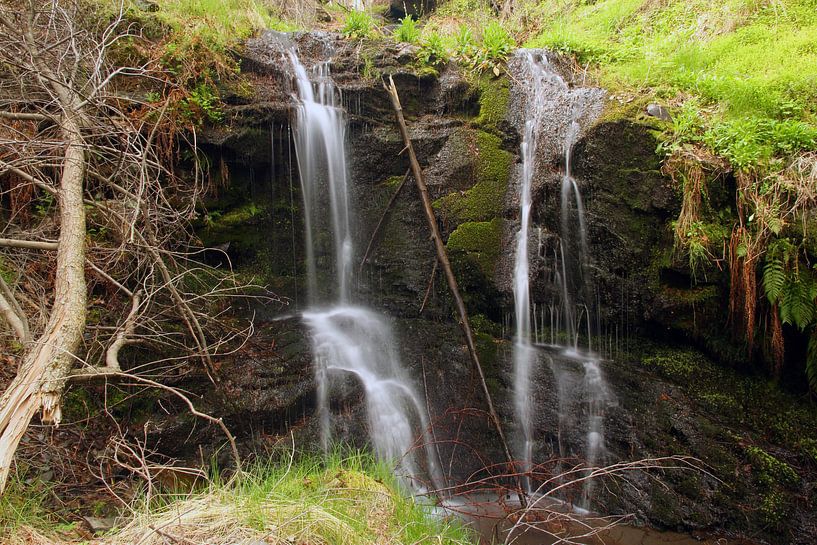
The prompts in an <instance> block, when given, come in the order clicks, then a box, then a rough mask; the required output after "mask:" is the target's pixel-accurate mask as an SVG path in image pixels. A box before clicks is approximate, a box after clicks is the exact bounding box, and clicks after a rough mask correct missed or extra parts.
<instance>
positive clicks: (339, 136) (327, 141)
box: [290, 52, 442, 488]
mask: <svg viewBox="0 0 817 545" xmlns="http://www.w3.org/2000/svg"><path fill="white" fill-rule="evenodd" d="M290 61H291V63H292V66H293V68H294V71H295V76H296V81H297V90H298V99H299V104H298V108H297V115H296V120H295V149H296V154H297V159H298V168H299V172H300V177H301V189H302V192H303V200H304V221H305V224H306V259H307V275H308V290H309V297H310V305H311V308H310V310H309V311H308V312H306V313H304V321H305V323H306V324H307V326H308V327H309V329H310V331H311V334H312V349H313V355H314V358H315V376H316V380H317V383H318V408H317V411H318V419H319V422H320V427H321V443H322V445H323V447H324V449H328V448H329V446H330V444H331V440H332V437H331V424H332V422H331V412H330V406H329V393H330V386H331V381H332V379H333V376H336V375H339V374H351V375H353V376H354V377H356V379H357V380H359V381H360V383H361V384H362V386H363V388H364V390H365V393H366V408H367V418H368V431H369V436H370V439H371V443H372V446H373V447H374V450H375V453H376V454H377V456H378V457H379V458H380V459H382V460H386V461H389V462H395V463H397V467H398V473H399V474H400V475H401V476H404V477H405V478H406V479H407V481H408V483H409V484H411V485H413V486H414V488H418V487H419V486H418V483H419V482H420V479H421V475H422V473H421V471H420V469H421V468H420V467H419V465H418V464H419V462H418V460H419V458H418V456H417V454H418V452H422V451H423V450H424V451H425V454H426V456H425V462H426V470H427V473H428V476H429V477H430V479H431V482H432V483H433V485H434V487H435V488H440V487H441V484H442V478H441V475H442V473H441V470H440V468H439V464H438V461H437V457H436V452H435V451H434V448H433V445H432V442H431V441H430V439H429V437H428V436H427V435H428V433H429V423H428V417H427V415H426V412H425V409H424V408H423V404H422V403H421V398H420V397H419V396H418V395H417V394H416V392H415V390H414V387H413V385H412V383H411V381H410V380H409V378H408V376H407V374H406V372H405V371H404V369H403V367H402V365H401V363H400V359H399V357H398V354H397V350H396V348H395V347H396V346H397V345H396V343H395V340H394V336H393V335H392V332H391V328H390V326H389V324H388V321H387V320H386V319H385V318H384V317H382V316H380V315H378V314H376V313H375V312H373V311H371V310H369V309H366V308H362V307H360V306H353V305H351V304H350V299H351V286H352V259H353V255H354V251H353V244H352V238H351V234H350V217H351V213H350V206H349V176H348V166H347V160H346V157H347V154H346V149H345V140H346V119H345V114H344V111H343V110H342V109H341V108H340V107H339V104H340V103H341V101H340V94H339V91H338V90H337V88H336V87H335V85H334V82H333V81H332V79H331V75H330V64H329V63H328V62H325V63H321V64H319V65H318V66H316V67H315V69H314V70H313V73H312V76H311V77H310V75H309V73H308V72H307V70H306V69H305V68H304V66H303V65H302V64H301V62H300V61H299V59H298V57H297V55H296V54H295V53H294V52H290ZM327 197H328V199H327ZM327 201H328V202H327ZM327 209H328V210H327ZM327 230H329V231H331V233H332V239H331V240H332V249H333V251H332V252H328V253H329V255H330V259H331V263H325V259H324V261H321V259H323V258H322V257H321V256H319V255H317V252H316V247H317V246H318V243H317V241H318V239H320V238H321V236H320V235H321V234H322V233H324V232H326V231H327ZM319 266H320V268H321V269H322V270H324V269H326V270H334V274H335V280H336V282H335V290H336V293H335V294H334V297H332V298H330V301H333V302H329V304H327V301H321V300H320V296H319V286H318V272H319V271H318V269H319ZM320 305H323V306H320ZM418 443H419V444H422V445H424V449H417V448H416V447H417V444H418Z"/></svg>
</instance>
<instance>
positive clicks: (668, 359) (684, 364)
mask: <svg viewBox="0 0 817 545" xmlns="http://www.w3.org/2000/svg"><path fill="white" fill-rule="evenodd" d="M701 358H702V356H701V355H700V354H699V353H697V352H692V351H687V350H671V349H666V350H662V351H660V352H659V353H657V354H654V355H651V356H647V357H645V358H644V359H643V360H642V363H643V364H644V365H646V366H647V367H651V368H653V369H654V370H656V371H658V373H659V374H661V375H663V376H664V377H666V378H668V379H670V380H676V381H678V382H687V381H688V380H689V379H690V378H692V375H693V374H694V373H695V372H696V371H697V370H698V367H699V365H700V363H701V361H700V360H701Z"/></svg>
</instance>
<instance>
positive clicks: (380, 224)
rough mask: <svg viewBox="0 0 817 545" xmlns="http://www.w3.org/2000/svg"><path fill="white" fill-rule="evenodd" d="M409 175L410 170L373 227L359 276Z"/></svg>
mask: <svg viewBox="0 0 817 545" xmlns="http://www.w3.org/2000/svg"><path fill="white" fill-rule="evenodd" d="M410 174H411V169H409V170H407V171H406V174H405V175H404V176H403V180H402V181H401V182H400V185H398V186H397V189H396V190H395V192H394V195H392V196H391V199H389V202H388V204H387V205H386V208H385V209H384V210H383V214H382V215H381V216H380V221H378V222H377V225H375V228H374V231H373V232H372V237H371V238H370V239H369V244H368V246H366V251H365V252H364V253H363V259H361V260H360V269H359V271H358V274H359V276H362V275H363V266H364V265H366V261H367V260H368V259H369V255H370V254H371V252H372V250H373V249H374V244H375V241H376V240H377V237H378V235H379V234H380V229H381V228H382V227H383V224H384V223H385V221H386V216H388V215H389V212H391V209H392V207H393V206H394V203H395V202H396V201H397V197H399V196H400V193H401V192H402V191H403V186H404V185H406V182H407V181H408V179H409V175H410Z"/></svg>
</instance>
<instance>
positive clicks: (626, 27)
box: [526, 0, 817, 168]
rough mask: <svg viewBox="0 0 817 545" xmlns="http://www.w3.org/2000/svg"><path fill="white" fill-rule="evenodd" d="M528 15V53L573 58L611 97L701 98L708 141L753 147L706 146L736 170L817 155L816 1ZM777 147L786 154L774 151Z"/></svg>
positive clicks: (743, 0) (623, 3)
mask: <svg viewBox="0 0 817 545" xmlns="http://www.w3.org/2000/svg"><path fill="white" fill-rule="evenodd" d="M529 10H530V11H531V12H532V13H535V14H536V15H537V19H536V22H537V25H540V27H539V28H540V30H539V31H537V32H536V33H535V34H534V35H533V37H532V38H531V39H529V40H528V42H527V43H526V46H527V47H545V48H550V49H555V50H558V51H562V52H566V53H571V54H573V55H575V56H576V58H577V59H578V60H579V62H581V63H582V64H588V65H589V66H591V67H595V68H596V69H597V76H598V79H599V81H600V83H601V84H602V85H604V86H605V87H608V88H611V89H613V90H618V89H626V90H631V91H639V90H648V91H649V92H651V93H653V94H654V95H655V96H656V97H658V98H664V99H675V100H681V101H683V100H684V99H687V98H689V97H697V98H698V99H699V100H700V103H701V105H702V106H703V107H704V108H711V114H712V115H711V119H710V122H709V123H708V127H707V131H708V134H707V135H706V136H707V138H708V139H709V140H710V141H712V142H717V141H733V142H734V137H735V134H736V133H737V134H739V135H740V136H743V135H747V134H751V135H752V138H751V139H749V140H747V141H743V142H742V145H744V147H746V148H751V149H745V150H739V149H731V150H730V149H725V146H721V147H720V149H719V148H718V146H717V145H714V146H712V147H713V148H714V149H715V151H716V152H719V153H722V155H724V156H726V157H727V158H729V159H730V160H733V161H734V160H736V161H735V162H736V163H737V164H736V165H735V166H737V167H738V168H743V167H747V166H755V165H757V164H763V163H767V162H768V161H769V159H770V158H772V157H781V156H785V155H787V154H791V153H793V152H795V151H798V150H801V149H813V148H814V147H815V134H817V132H815V131H817V129H815V125H817V123H816V122H817V100H816V99H817V39H815V37H817V1H815V0H774V1H771V2H760V1H757V0H727V1H726V2H718V3H712V2H707V1H703V0H691V1H680V0H671V1H668V2H653V1H649V0H602V1H599V2H596V3H592V4H587V3H583V2H578V1H574V0H570V1H568V2H566V3H565V2H558V1H557V0H546V1H544V2H538V3H537V4H536V5H535V6H533V7H530V6H529ZM758 133H760V134H759V135H758ZM781 140H782V141H785V142H786V143H785V144H784V147H785V148H786V149H774V143H775V142H777V141H781Z"/></svg>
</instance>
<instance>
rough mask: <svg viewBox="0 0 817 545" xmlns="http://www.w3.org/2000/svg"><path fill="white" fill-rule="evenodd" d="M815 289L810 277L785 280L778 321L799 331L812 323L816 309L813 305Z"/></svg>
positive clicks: (793, 277) (795, 277)
mask: <svg viewBox="0 0 817 545" xmlns="http://www.w3.org/2000/svg"><path fill="white" fill-rule="evenodd" d="M816 291H817V289H815V283H814V280H813V279H812V278H811V275H803V276H801V277H799V276H797V275H792V276H790V277H789V278H787V281H786V285H785V287H784V288H783V296H782V299H781V304H780V319H781V321H782V322H783V323H784V324H789V325H794V326H796V327H797V328H799V329H800V330H801V331H803V330H804V329H806V327H808V326H809V325H810V324H811V323H812V322H813V321H814V317H815V314H817V309H815V305H814V295H815V292H816Z"/></svg>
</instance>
